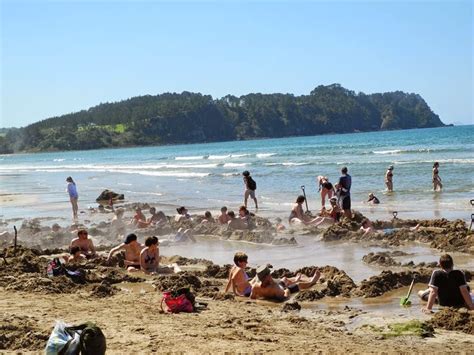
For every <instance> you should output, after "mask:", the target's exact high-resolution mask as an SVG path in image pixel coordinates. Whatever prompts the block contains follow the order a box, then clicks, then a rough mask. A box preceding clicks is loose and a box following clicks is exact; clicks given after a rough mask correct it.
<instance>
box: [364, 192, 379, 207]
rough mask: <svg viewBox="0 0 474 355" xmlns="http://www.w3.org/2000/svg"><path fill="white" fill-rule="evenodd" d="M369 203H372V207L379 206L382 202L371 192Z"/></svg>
mask: <svg viewBox="0 0 474 355" xmlns="http://www.w3.org/2000/svg"><path fill="white" fill-rule="evenodd" d="M367 203H370V204H372V205H378V204H379V203H380V200H379V199H378V198H377V197H376V196H375V195H374V194H373V193H372V192H371V193H370V194H369V199H368V200H367Z"/></svg>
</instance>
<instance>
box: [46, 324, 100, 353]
mask: <svg viewBox="0 0 474 355" xmlns="http://www.w3.org/2000/svg"><path fill="white" fill-rule="evenodd" d="M106 348H107V346H106V342H105V336H104V333H102V330H101V329H100V328H99V327H98V326H97V325H95V324H94V323H91V322H86V323H83V324H79V325H77V326H74V327H70V326H67V325H66V324H65V323H64V322H63V321H57V322H56V325H55V326H54V329H53V331H52V333H51V335H50V337H49V339H48V343H47V344H46V349H45V353H46V355H79V354H81V355H104V354H105V350H106Z"/></svg>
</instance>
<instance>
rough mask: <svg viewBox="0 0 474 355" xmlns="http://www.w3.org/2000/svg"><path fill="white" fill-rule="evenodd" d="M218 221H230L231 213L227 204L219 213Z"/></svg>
mask: <svg viewBox="0 0 474 355" xmlns="http://www.w3.org/2000/svg"><path fill="white" fill-rule="evenodd" d="M217 221H218V222H219V224H227V223H229V221H230V217H229V215H228V214H227V207H226V206H223V207H222V208H221V214H220V215H219V217H218V219H217Z"/></svg>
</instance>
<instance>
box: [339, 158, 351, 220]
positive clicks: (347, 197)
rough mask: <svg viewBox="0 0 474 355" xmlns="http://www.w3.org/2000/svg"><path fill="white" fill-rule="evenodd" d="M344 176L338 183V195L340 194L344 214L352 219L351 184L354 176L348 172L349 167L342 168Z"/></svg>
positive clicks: (340, 203)
mask: <svg viewBox="0 0 474 355" xmlns="http://www.w3.org/2000/svg"><path fill="white" fill-rule="evenodd" d="M341 174H342V176H341V177H340V178H339V181H338V183H337V186H336V189H337V195H338V196H339V205H340V206H341V207H342V209H343V210H344V216H345V217H346V218H349V219H352V212H351V186H352V177H351V176H350V175H349V174H348V173H347V167H346V166H345V167H343V168H342V169H341Z"/></svg>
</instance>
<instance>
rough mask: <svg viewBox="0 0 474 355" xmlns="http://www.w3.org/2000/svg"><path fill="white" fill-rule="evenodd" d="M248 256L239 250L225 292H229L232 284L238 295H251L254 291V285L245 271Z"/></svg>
mask: <svg viewBox="0 0 474 355" xmlns="http://www.w3.org/2000/svg"><path fill="white" fill-rule="evenodd" d="M247 262H248V256H247V254H245V253H243V252H237V253H235V255H234V264H235V266H232V268H231V269H230V272H229V279H228V281H227V285H226V287H225V290H224V293H227V292H228V291H229V289H230V287H231V286H232V291H233V292H234V294H235V295H237V296H242V297H249V296H250V293H251V292H252V285H251V282H252V281H249V276H248V275H247V273H246V272H245V268H246V267H247Z"/></svg>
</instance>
